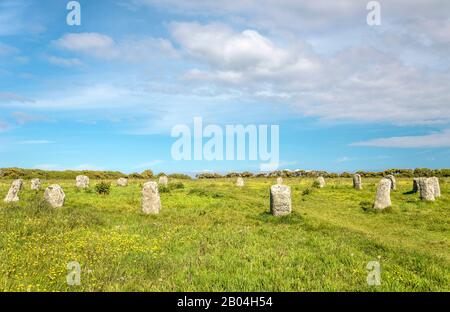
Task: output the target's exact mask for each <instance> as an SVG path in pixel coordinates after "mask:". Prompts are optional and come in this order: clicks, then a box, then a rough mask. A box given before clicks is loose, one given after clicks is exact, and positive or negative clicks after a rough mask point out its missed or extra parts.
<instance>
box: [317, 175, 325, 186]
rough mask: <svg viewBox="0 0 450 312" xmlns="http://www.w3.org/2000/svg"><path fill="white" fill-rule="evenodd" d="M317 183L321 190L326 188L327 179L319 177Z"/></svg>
mask: <svg viewBox="0 0 450 312" xmlns="http://www.w3.org/2000/svg"><path fill="white" fill-rule="evenodd" d="M316 182H317V184H318V185H319V188H323V187H325V179H324V178H323V177H318V178H317V179H316Z"/></svg>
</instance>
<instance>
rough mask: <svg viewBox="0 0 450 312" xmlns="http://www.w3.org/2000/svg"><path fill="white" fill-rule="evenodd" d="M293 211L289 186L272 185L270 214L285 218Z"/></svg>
mask: <svg viewBox="0 0 450 312" xmlns="http://www.w3.org/2000/svg"><path fill="white" fill-rule="evenodd" d="M291 211H292V206H291V188H290V187H289V186H287V185H272V186H271V187H270V212H271V213H272V214H273V215H274V216H285V215H288V214H290V213H291Z"/></svg>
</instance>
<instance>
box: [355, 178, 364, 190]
mask: <svg viewBox="0 0 450 312" xmlns="http://www.w3.org/2000/svg"><path fill="white" fill-rule="evenodd" d="M353 187H354V188H355V189H357V190H362V179H361V175H360V174H355V175H354V176H353Z"/></svg>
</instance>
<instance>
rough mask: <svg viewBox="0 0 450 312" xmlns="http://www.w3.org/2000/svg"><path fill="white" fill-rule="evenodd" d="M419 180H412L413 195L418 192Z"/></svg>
mask: <svg viewBox="0 0 450 312" xmlns="http://www.w3.org/2000/svg"><path fill="white" fill-rule="evenodd" d="M419 179H420V178H414V180H413V190H412V191H413V193H417V192H420V190H419Z"/></svg>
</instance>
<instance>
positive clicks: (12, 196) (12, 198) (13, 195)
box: [3, 179, 23, 203]
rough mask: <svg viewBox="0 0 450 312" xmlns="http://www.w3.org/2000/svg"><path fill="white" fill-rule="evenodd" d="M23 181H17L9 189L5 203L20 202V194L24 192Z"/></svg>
mask: <svg viewBox="0 0 450 312" xmlns="http://www.w3.org/2000/svg"><path fill="white" fill-rule="evenodd" d="M22 187H23V180H22V179H17V180H14V181H13V182H12V184H11V187H10V188H9V191H8V194H7V195H6V197H5V199H4V200H3V201H4V202H5V203H13V202H17V201H19V192H20V190H22Z"/></svg>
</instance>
